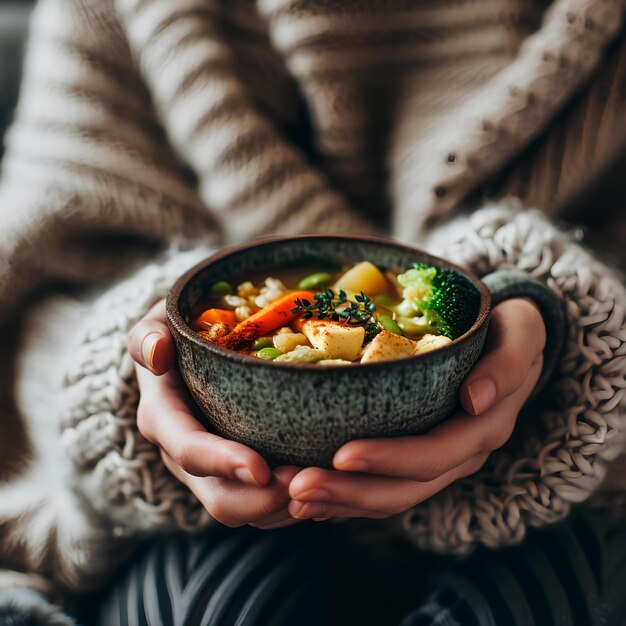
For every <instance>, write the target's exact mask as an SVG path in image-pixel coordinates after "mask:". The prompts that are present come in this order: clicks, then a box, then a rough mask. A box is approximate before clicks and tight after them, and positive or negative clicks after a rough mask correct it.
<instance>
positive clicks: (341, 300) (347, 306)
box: [291, 289, 380, 341]
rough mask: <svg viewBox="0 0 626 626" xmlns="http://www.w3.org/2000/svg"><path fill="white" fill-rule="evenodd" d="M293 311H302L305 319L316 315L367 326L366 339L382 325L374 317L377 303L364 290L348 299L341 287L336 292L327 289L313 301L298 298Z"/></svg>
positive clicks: (320, 317)
mask: <svg viewBox="0 0 626 626" xmlns="http://www.w3.org/2000/svg"><path fill="white" fill-rule="evenodd" d="M295 304H296V306H295V308H293V309H291V312H292V313H296V314H297V313H302V317H304V319H311V318H312V317H313V316H314V315H315V317H316V318H317V319H318V320H324V319H330V320H332V321H333V322H344V323H346V324H351V325H352V326H363V327H364V328H365V341H371V340H372V339H373V338H374V337H375V336H376V335H377V334H378V333H379V332H380V325H379V324H378V322H377V321H376V319H375V318H374V311H376V305H375V304H374V303H373V302H372V301H371V300H370V298H368V297H367V296H366V295H365V294H364V293H363V292H362V291H361V292H360V293H359V294H358V295H356V296H354V301H353V300H348V296H347V295H346V292H345V291H344V290H343V289H341V290H340V291H339V293H335V292H334V291H333V290H332V289H326V290H324V291H323V292H321V293H316V294H315V295H314V296H313V302H309V300H307V299H300V298H297V299H296V300H295Z"/></svg>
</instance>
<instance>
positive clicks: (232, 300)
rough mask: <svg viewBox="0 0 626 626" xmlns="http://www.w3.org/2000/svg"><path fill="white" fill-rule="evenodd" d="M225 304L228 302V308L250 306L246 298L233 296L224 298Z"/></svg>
mask: <svg viewBox="0 0 626 626" xmlns="http://www.w3.org/2000/svg"><path fill="white" fill-rule="evenodd" d="M224 302H226V304H227V305H228V306H232V307H238V306H246V305H247V304H248V301H247V300H246V299H245V298H241V297H239V296H235V295H232V294H231V295H228V296H224Z"/></svg>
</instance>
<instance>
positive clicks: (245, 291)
mask: <svg viewBox="0 0 626 626" xmlns="http://www.w3.org/2000/svg"><path fill="white" fill-rule="evenodd" d="M258 294H259V290H258V289H257V288H256V287H255V286H254V285H253V284H252V283H251V282H250V281H249V280H247V281H246V282H245V283H241V285H239V286H238V287H237V295H238V296H239V297H240V298H249V297H250V296H256V295H258Z"/></svg>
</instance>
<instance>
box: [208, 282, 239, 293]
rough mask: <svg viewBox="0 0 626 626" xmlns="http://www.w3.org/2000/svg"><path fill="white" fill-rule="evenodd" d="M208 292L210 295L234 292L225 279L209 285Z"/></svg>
mask: <svg viewBox="0 0 626 626" xmlns="http://www.w3.org/2000/svg"><path fill="white" fill-rule="evenodd" d="M209 293H210V294H211V295H212V296H230V295H231V294H232V293H235V290H234V289H233V286H232V285H231V284H230V283H227V282H226V281H225V280H220V281H219V282H217V283H215V284H214V285H212V286H211V289H209Z"/></svg>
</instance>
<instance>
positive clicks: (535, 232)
mask: <svg viewBox="0 0 626 626" xmlns="http://www.w3.org/2000/svg"><path fill="white" fill-rule="evenodd" d="M430 247H431V249H432V250H433V252H435V253H438V254H439V255H440V256H445V257H446V258H448V259H450V260H451V261H453V262H456V263H458V264H460V265H463V266H466V267H468V268H471V269H473V270H474V271H475V272H476V273H477V274H479V275H481V276H484V275H486V274H488V273H490V272H492V271H494V270H496V269H500V268H503V267H515V268H518V269H521V270H523V271H525V272H527V273H529V274H530V275H531V276H533V277H535V278H537V279H539V280H541V281H543V282H544V283H545V284H546V285H547V286H548V287H549V288H550V289H552V290H553V291H554V292H555V293H556V294H557V295H558V296H560V297H561V298H563V300H564V301H565V303H566V310H567V317H568V324H569V329H568V337H567V339H566V349H565V351H564V352H563V355H562V357H561V359H560V361H559V362H558V364H557V366H556V369H555V371H554V373H553V376H552V378H551V381H550V382H549V384H548V385H547V386H546V387H545V388H544V390H543V391H542V392H541V394H540V395H539V397H538V398H536V399H535V401H533V402H529V403H528V405H527V406H526V407H525V409H524V410H523V411H522V413H521V414H520V417H519V418H518V422H517V426H516V429H515V431H514V433H513V436H512V437H511V439H510V440H509V442H508V443H507V444H506V445H505V446H504V447H502V448H500V449H499V450H497V451H496V452H494V453H492V455H491V457H490V458H489V460H488V462H487V464H486V465H485V466H484V467H483V469H482V470H481V471H480V472H478V473H477V474H475V475H473V476H470V477H468V478H465V479H463V480H460V481H458V482H456V483H454V484H453V485H451V486H450V487H448V488H447V489H445V490H443V491H442V492H440V493H439V494H437V495H436V496H434V497H432V498H430V499H429V500H427V501H426V502H424V503H422V504H420V505H419V506H417V507H415V508H414V509H412V510H410V511H408V512H407V513H405V514H403V516H401V518H402V522H403V528H404V530H405V531H406V532H407V533H408V535H409V537H410V538H411V539H412V540H413V541H414V542H415V543H416V544H417V545H418V546H419V547H421V548H427V549H433V550H436V551H441V552H454V553H459V554H463V553H467V552H469V551H470V550H472V548H474V547H475V546H477V545H479V544H482V545H486V546H490V547H499V546H502V545H506V544H510V543H515V542H518V541H520V540H522V538H523V537H524V535H525V533H526V529H527V528H528V527H529V526H541V525H543V524H548V523H552V522H555V521H558V520H560V519H562V518H563V517H565V516H566V515H567V513H568V512H569V510H570V508H571V506H572V505H573V504H575V503H578V502H582V501H584V500H586V499H587V498H589V497H590V495H591V494H592V493H593V492H594V491H596V490H597V489H598V487H599V486H600V485H601V483H602V482H603V480H604V479H605V476H606V474H607V465H608V463H609V462H610V461H612V460H613V459H615V458H616V457H617V456H618V455H619V454H620V453H621V452H622V451H623V449H624V440H625V435H626V413H625V410H624V409H625V403H624V396H625V393H626V383H625V375H626V321H625V314H626V290H625V289H624V286H623V284H622V283H621V282H620V280H619V279H618V278H617V276H616V275H615V274H614V273H613V272H612V271H611V270H610V269H609V268H607V267H605V266H603V265H602V264H600V263H599V262H597V261H596V260H594V258H593V257H592V256H591V255H590V254H589V252H587V251H586V250H585V249H583V247H582V246H581V245H579V244H578V243H576V242H575V241H573V240H571V239H570V238H569V237H568V236H566V235H565V234H563V233H561V232H559V231H558V230H557V229H555V228H554V226H552V225H551V224H550V223H549V222H548V221H547V220H546V219H545V218H544V217H542V216H540V214H539V213H537V212H534V211H521V210H519V209H517V208H515V207H511V206H508V207H495V206H494V207H488V208H484V209H482V210H479V211H477V212H476V213H474V214H473V215H471V216H470V217H461V218H457V219H456V220H455V221H454V222H452V223H449V224H447V225H446V226H442V227H441V228H440V230H439V231H438V232H436V233H435V234H434V235H433V237H432V239H431V246H430Z"/></svg>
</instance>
